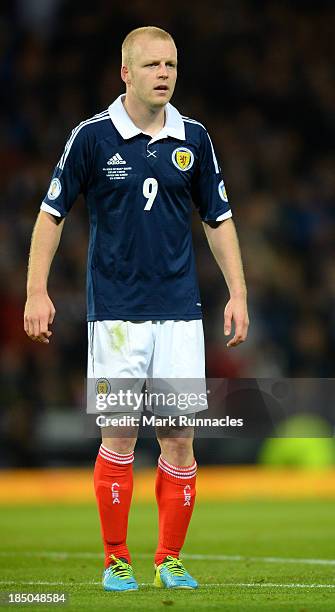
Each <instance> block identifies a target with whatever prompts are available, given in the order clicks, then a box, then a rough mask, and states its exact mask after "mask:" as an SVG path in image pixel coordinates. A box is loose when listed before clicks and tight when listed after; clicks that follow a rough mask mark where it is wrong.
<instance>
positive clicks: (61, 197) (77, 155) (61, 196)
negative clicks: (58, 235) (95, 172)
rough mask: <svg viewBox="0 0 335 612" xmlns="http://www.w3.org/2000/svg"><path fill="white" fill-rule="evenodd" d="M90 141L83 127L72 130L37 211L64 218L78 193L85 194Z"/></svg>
mask: <svg viewBox="0 0 335 612" xmlns="http://www.w3.org/2000/svg"><path fill="white" fill-rule="evenodd" d="M90 157H91V155H90V143H89V139H88V133H87V130H86V129H85V126H82V125H81V124H79V126H77V127H76V128H75V129H74V130H72V132H71V134H70V136H69V138H68V140H67V142H66V145H65V148H64V151H63V154H62V156H61V158H60V160H59V162H58V164H57V166H56V167H55V170H54V173H53V175H52V178H51V182H50V185H49V189H48V192H47V194H46V196H45V198H44V199H43V202H42V204H41V210H44V211H45V212H49V213H51V214H52V215H55V216H56V217H65V216H66V215H67V213H68V212H69V211H70V210H71V208H72V206H73V204H74V202H75V201H76V199H77V197H78V195H79V194H80V193H85V191H86V188H87V183H88V180H89V173H90V170H89V168H90Z"/></svg>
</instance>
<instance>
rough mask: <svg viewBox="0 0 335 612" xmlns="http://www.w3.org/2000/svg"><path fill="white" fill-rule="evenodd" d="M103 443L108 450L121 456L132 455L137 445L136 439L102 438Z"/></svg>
mask: <svg viewBox="0 0 335 612" xmlns="http://www.w3.org/2000/svg"><path fill="white" fill-rule="evenodd" d="M102 443H103V445H104V446H106V448H108V450H110V451H113V452H114V453H119V454H120V455H127V454H128V453H132V452H133V450H134V448H135V445H136V438H104V437H103V438H102Z"/></svg>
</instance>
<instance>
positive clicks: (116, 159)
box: [107, 153, 127, 166]
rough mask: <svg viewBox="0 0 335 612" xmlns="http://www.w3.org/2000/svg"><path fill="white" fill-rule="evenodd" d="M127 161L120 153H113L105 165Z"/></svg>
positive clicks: (116, 164)
mask: <svg viewBox="0 0 335 612" xmlns="http://www.w3.org/2000/svg"><path fill="white" fill-rule="evenodd" d="M126 163H127V162H126V161H125V160H124V159H123V158H122V157H121V155H120V153H115V155H112V157H110V158H109V160H108V162H107V166H120V165H121V164H126Z"/></svg>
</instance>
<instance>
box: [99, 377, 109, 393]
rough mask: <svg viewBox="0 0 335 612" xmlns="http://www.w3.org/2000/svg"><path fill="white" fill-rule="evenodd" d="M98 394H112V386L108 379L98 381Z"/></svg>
mask: <svg viewBox="0 0 335 612" xmlns="http://www.w3.org/2000/svg"><path fill="white" fill-rule="evenodd" d="M96 388H97V393H98V394H99V395H100V394H101V393H105V394H107V393H109V392H110V388H111V387H110V384H109V382H108V380H107V378H99V380H97V387H96Z"/></svg>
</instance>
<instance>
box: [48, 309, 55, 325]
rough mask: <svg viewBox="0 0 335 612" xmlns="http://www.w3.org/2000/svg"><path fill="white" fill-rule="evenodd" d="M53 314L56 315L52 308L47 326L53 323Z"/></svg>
mask: <svg viewBox="0 0 335 612" xmlns="http://www.w3.org/2000/svg"><path fill="white" fill-rule="evenodd" d="M55 314H56V310H55V309H54V308H53V309H52V310H51V312H50V315H49V325H51V323H53V320H54V318H55Z"/></svg>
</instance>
